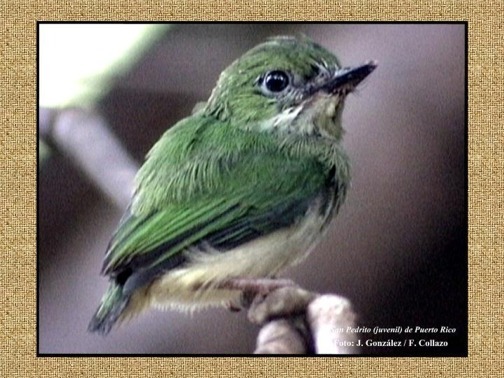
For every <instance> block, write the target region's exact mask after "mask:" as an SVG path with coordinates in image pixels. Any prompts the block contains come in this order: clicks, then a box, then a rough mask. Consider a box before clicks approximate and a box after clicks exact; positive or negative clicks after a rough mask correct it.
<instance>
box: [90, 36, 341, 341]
mask: <svg viewBox="0 0 504 378" xmlns="http://www.w3.org/2000/svg"><path fill="white" fill-rule="evenodd" d="M303 52H309V53H308V54H306V56H304V55H303V54H302V53H303ZM273 53H274V54H273ZM272 54H273V55H272ZM315 64H319V65H320V66H321V67H325V68H326V69H327V72H332V71H336V70H338V69H339V64H338V61H337V60H336V58H335V57H334V56H333V55H332V54H330V53H328V52H327V51H326V50H324V49H322V48H321V47H320V46H318V45H316V44H314V43H313V42H311V41H309V40H307V39H305V40H302V41H298V40H296V39H292V38H280V39H274V40H271V41H269V42H267V43H265V44H263V45H260V46H259V47H257V48H256V49H253V50H252V51H251V52H249V53H247V54H246V55H245V56H244V57H242V58H241V59H239V60H238V61H236V62H235V63H233V65H231V66H230V68H228V69H227V70H226V71H224V73H223V74H222V75H221V78H220V80H219V83H218V85H217V87H216V89H215V90H214V92H213V94H212V96H211V98H210V100H209V101H208V103H207V104H206V106H203V107H202V108H201V109H200V110H199V111H197V112H196V113H195V114H193V115H192V116H190V117H188V118H186V119H184V120H182V121H180V122H179V123H177V124H176V125H175V126H174V127H173V128H171V129H169V130H168V131H167V132H166V133H165V134H164V135H163V136H162V137H161V139H160V140H159V141H158V142H157V143H156V144H155V145H154V147H153V148H152V150H151V151H150V152H149V154H148V156H147V160H146V162H145V164H144V165H143V166H142V168H141V169H140V171H139V172H138V175H137V178H136V191H135V194H134V197H133V199H132V202H131V205H130V207H129V209H128V211H127V213H126V214H125V216H124V217H123V219H122V221H121V223H120V225H119V228H118V230H117V232H116V233H115V235H114V236H113V238H112V240H111V242H110V244H109V247H108V250H107V253H106V256H105V261H104V265H103V273H104V274H106V275H107V276H109V277H110V279H111V281H112V282H111V286H110V288H109V290H108V292H107V293H106V295H105V297H104V299H103V300H102V304H101V305H100V307H99V309H98V310H97V313H96V314H95V316H94V318H93V320H92V321H91V323H90V326H89V329H90V330H91V331H98V332H101V333H108V331H109V330H110V329H111V327H112V325H113V324H114V323H115V322H116V321H117V320H118V319H120V318H121V317H127V316H125V315H127V313H128V311H129V310H128V309H129V308H131V309H132V310H131V311H130V312H132V313H136V312H138V311H137V310H136V308H143V307H146V306H148V305H149V304H150V303H151V302H152V301H157V300H158V299H156V298H158V297H159V294H158V293H157V291H155V290H154V289H151V288H153V287H154V286H153V283H156V282H161V279H162V277H168V278H170V279H171V277H172V276H173V277H175V278H173V280H175V281H173V282H175V283H174V284H171V286H170V287H171V288H173V290H174V291H177V290H179V291H183V290H187V291H188V292H189V291H190V290H191V289H190V287H189V286H188V285H187V284H186V281H189V279H190V281H191V284H193V283H194V284H195V285H196V284H201V283H204V282H199V281H198V280H197V279H196V278H193V276H191V274H194V277H196V276H197V277H200V275H201V274H200V273H199V272H201V265H197V264H196V263H195V262H194V261H192V257H191V256H192V254H194V256H196V255H198V254H201V253H203V254H205V253H209V254H215V253H217V254H219V255H220V256H219V257H218V258H216V260H215V261H217V262H218V263H215V266H216V267H221V268H214V269H221V270H222V271H221V270H219V271H216V272H215V274H213V275H212V277H214V276H215V279H216V280H225V279H226V278H230V277H234V276H235V273H236V272H241V273H245V274H246V273H247V272H248V271H247V270H246V267H245V266H246V265H247V264H252V263H253V258H254V257H253V256H248V255H247V253H248V252H243V251H242V249H243V248H242V247H243V246H247V248H248V246H251V245H253V243H254V242H255V241H256V240H261V239H263V238H264V237H267V236H269V235H276V234H275V233H278V232H280V233H281V232H283V230H288V229H289V228H292V227H298V225H300V224H301V223H302V220H303V219H305V218H306V217H307V216H308V214H311V215H310V216H311V217H313V219H316V220H317V221H316V222H315V223H314V224H315V225H314V226H311V225H310V227H309V229H310V230H312V229H313V231H310V238H311V234H314V235H313V240H314V241H316V240H317V238H318V235H319V234H321V233H322V232H323V230H324V229H325V227H326V226H327V224H328V223H329V221H330V220H331V218H332V216H333V214H334V213H335V212H336V210H337V209H338V208H339V206H340V204H341V203H342V201H343V199H344V197H345V193H346V189H347V186H348V182H349V166H348V159H347V157H346V155H345V153H344V152H343V151H342V149H341V146H340V143H339V141H340V138H341V134H342V132H341V125H340V115H341V110H342V99H343V97H344V95H338V94H337V93H329V94H327V95H326V94H324V96H323V97H321V99H320V100H317V101H313V100H314V98H315V96H316V94H315V95H314V93H316V92H317V91H315V92H313V93H312V91H313V89H312V88H313V86H314V85H322V84H324V83H326V82H327V80H329V78H325V79H324V78H320V77H319V76H320V75H321V74H320V69H319V68H314V67H317V66H315ZM279 69H282V70H285V71H286V72H289V75H292V76H291V84H290V85H291V86H292V87H293V89H292V91H291V92H292V93H290V94H287V93H285V94H284V95H283V96H281V97H280V96H279V95H277V94H276V93H274V95H273V96H272V95H271V93H270V92H269V89H268V88H264V85H263V84H258V80H259V81H260V77H261V75H264V74H265V73H267V72H271V70H279ZM313 70H314V72H312V71H313ZM331 70H332V71H331ZM317 72H318V74H317ZM258 78H259V79H258ZM323 79H324V80H325V81H324V80H323ZM265 80H268V79H267V77H266V79H265ZM270 80H272V79H270ZM296 80H297V81H298V83H297V84H296ZM275 84H278V83H275ZM280 84H281V83H280ZM260 85H262V87H260ZM274 88H275V89H276V87H274ZM342 88H343V87H342ZM345 88H346V87H345ZM308 90H309V92H307V91H308ZM265 94H266V95H265ZM243 109H246V110H243ZM327 109H329V111H328V110H327ZM331 109H332V110H333V111H332V112H331V111H330V110H331ZM323 112H327V115H324V114H322V115H321V113H323ZM275 117H276V118H275ZM313 214H315V215H313ZM310 224H311V223H310ZM315 234H316V235H315ZM279 235H283V234H279ZM311 244H312V243H311V242H310V244H309V245H311ZM273 250H277V249H274V248H273V247H272V251H273ZM236 251H239V252H236ZM287 252H288V251H287ZM237 253H245V254H244V255H243V256H245V257H243V256H242V255H240V256H241V257H239V259H238V260H236V261H238V263H239V264H242V263H243V266H242V267H237V269H236V272H235V269H234V268H233V267H232V266H231V267H230V266H228V265H227V264H226V261H225V260H226V258H225V256H228V255H229V256H238V254H237ZM296 253H301V251H299V252H296ZM249 254H250V253H249ZM283 255H284V254H282V256H283ZM233 258H235V257H233ZM282 258H283V259H285V256H284V257H282ZM230 261H231V260H230ZM282 261H283V260H282ZM288 261H289V264H290V261H291V259H290V257H289V258H288ZM278 265H279V267H280V265H283V263H279V264H278ZM193 267H194V269H193V270H191V269H192V268H193ZM223 267H224V268H223ZM196 268H197V269H196ZM183 269H186V270H183ZM209 269H211V267H210V265H209ZM271 269H272V270H275V269H276V268H273V267H272V268H271ZM203 270H204V269H203ZM186 271H187V273H186ZM251 271H253V270H251ZM172 272H173V275H172ZM181 272H183V273H184V274H185V276H184V280H182V279H180V280H179V281H180V288H178V285H179V281H176V279H178V276H177V274H179V273H180V275H181ZM192 272H198V274H199V275H196V274H195V273H192ZM273 273H275V272H273V271H272V272H271V274H273ZM255 275H263V276H269V275H270V272H260V273H257V272H256V273H255ZM193 281H194V282H193ZM170 282H171V281H170ZM186 286H187V287H186ZM165 291H166V290H165ZM168 291H170V290H168ZM139 293H141V295H140V294H139ZM135 295H136V296H135ZM191 295H192V294H191ZM170 296H174V297H176V293H174V294H167V295H166V297H167V298H168V302H170ZM194 297H195V300H196V299H197V297H198V296H197V295H196V294H195V296H194ZM153 298H154V299H153ZM163 299H165V298H164V297H163ZM139 303H141V304H139ZM133 308H135V309H133ZM128 316H129V314H128Z"/></svg>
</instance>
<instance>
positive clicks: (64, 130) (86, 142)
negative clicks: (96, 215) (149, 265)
mask: <svg viewBox="0 0 504 378" xmlns="http://www.w3.org/2000/svg"><path fill="white" fill-rule="evenodd" d="M39 135H40V137H41V138H43V140H45V141H48V142H49V143H50V144H52V145H54V146H56V147H57V148H58V150H59V151H60V152H61V153H63V154H64V155H65V156H66V157H67V158H69V159H70V160H71V161H72V162H73V163H74V164H75V165H76V167H77V169H79V170H80V171H82V172H83V173H84V174H85V175H86V176H87V177H88V178H89V179H90V180H91V182H92V183H93V184H94V185H95V186H96V187H97V188H98V189H99V190H100V191H102V192H103V193H104V194H105V196H106V197H107V198H108V199H109V200H110V201H111V202H112V203H114V204H115V205H116V206H118V207H119V208H120V209H125V208H126V207H127V206H128V204H129V201H130V199H131V196H132V194H133V181H134V177H135V175H136V172H137V170H138V168H139V167H138V165H137V164H136V163H135V162H134V161H133V159H132V158H131V157H130V156H129V155H128V153H127V152H126V150H125V149H124V147H123V146H122V145H121V143H120V142H119V141H118V140H117V138H116V137H115V136H114V135H113V133H112V132H111V131H110V130H109V128H108V126H107V123H106V121H105V120H104V119H103V117H101V116H100V115H98V114H97V113H96V112H93V111H86V110H84V109H79V108H66V109H62V110H55V109H47V108H40V109H39Z"/></svg>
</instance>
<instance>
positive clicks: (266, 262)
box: [122, 204, 327, 320]
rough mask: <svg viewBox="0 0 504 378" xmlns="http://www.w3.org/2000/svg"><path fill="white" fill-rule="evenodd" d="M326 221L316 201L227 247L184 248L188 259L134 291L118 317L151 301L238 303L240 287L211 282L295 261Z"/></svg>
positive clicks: (186, 305)
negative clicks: (282, 223) (297, 216)
mask: <svg viewBox="0 0 504 378" xmlns="http://www.w3.org/2000/svg"><path fill="white" fill-rule="evenodd" d="M326 224H327V222H326V219H325V216H323V215H321V214H320V213H319V205H318V204H314V206H312V207H311V208H310V209H309V210H308V212H307V213H306V215H305V216H304V217H303V218H302V219H301V220H300V221H299V222H297V223H296V224H294V225H293V226H291V227H289V228H285V229H281V230H278V231H276V232H273V233H271V234H269V235H267V236H264V237H262V238H260V239H255V240H252V241H250V242H248V243H245V244H243V245H241V246H239V247H237V248H235V249H232V250H229V251H226V252H219V251H211V250H205V251H195V250H188V251H186V253H187V256H188V258H189V263H188V264H185V265H184V267H181V268H176V269H173V270H170V271H169V272H167V273H166V274H164V275H163V276H161V277H160V278H158V279H156V280H155V281H154V282H153V283H151V284H150V285H149V286H147V287H145V288H143V289H141V290H137V292H135V294H133V296H132V297H131V300H130V303H129V305H128V307H127V309H126V311H125V313H124V316H123V317H122V320H124V319H125V318H129V317H131V316H134V315H136V314H138V313H139V312H141V311H142V310H144V309H145V308H147V307H150V306H154V307H156V308H161V309H178V310H182V311H193V310H196V309H200V308H204V307H209V306H222V305H223V306H226V305H229V304H230V303H237V302H236V301H237V300H239V297H240V294H241V292H240V291H237V290H224V289H218V288H216V287H215V286H216V285H218V284H219V283H221V282H223V281H225V280H227V279H229V278H232V277H239V278H260V277H272V276H274V275H276V274H277V273H278V272H279V271H281V270H282V269H284V268H286V267H288V266H291V265H294V264H296V263H298V262H299V261H301V260H302V259H303V258H305V257H306V256H307V255H308V253H309V252H310V251H311V250H312V249H313V247H314V246H315V244H316V242H317V241H318V240H319V239H320V237H321V236H322V233H323V230H324V229H325V228H326V227H325V225H326Z"/></svg>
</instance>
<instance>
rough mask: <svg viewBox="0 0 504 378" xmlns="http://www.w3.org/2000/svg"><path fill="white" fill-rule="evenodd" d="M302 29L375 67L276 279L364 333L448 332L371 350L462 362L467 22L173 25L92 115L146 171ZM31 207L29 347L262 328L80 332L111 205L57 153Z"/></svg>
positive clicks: (241, 348) (231, 345)
mask: <svg viewBox="0 0 504 378" xmlns="http://www.w3.org/2000/svg"><path fill="white" fill-rule="evenodd" d="M89 27H90V28H92V27H93V25H89ZM299 33H304V34H306V35H308V36H309V37H311V38H312V39H314V40H315V41H317V42H319V43H320V44H322V45H323V46H325V47H326V48H328V49H329V50H330V51H333V52H334V53H336V54H337V55H338V56H339V58H340V59H341V61H342V63H343V65H346V66H348V65H353V64H359V63H362V62H364V61H366V60H369V59H376V60H378V62H379V67H378V68H377V69H376V70H375V72H373V74H372V75H371V76H370V77H369V78H368V79H367V80H366V82H365V83H364V84H363V85H362V86H360V87H359V90H358V92H357V93H355V94H353V95H350V96H349V98H348V99H347V101H346V108H345V112H344V116H343V118H344V126H345V128H346V130H347V133H346V137H345V141H344V145H345V147H346V150H347V152H348V154H349V156H350V158H351V162H352V166H353V171H352V172H353V175H352V176H353V181H352V188H351V190H350V192H349V195H348V197H347V201H346V203H345V204H344V206H343V207H342V209H341V211H340V214H339V216H338V217H337V219H336V220H335V221H334V222H333V223H332V225H331V228H330V231H329V233H328V235H327V237H326V238H325V239H324V240H323V241H322V242H321V243H320V245H319V246H318V247H317V248H316V249H315V251H314V252H313V253H312V254H311V255H310V257H309V258H308V259H307V260H306V261H305V262H304V263H303V264H302V265H300V266H298V267H295V268H292V269H290V270H289V271H287V272H285V274H284V275H285V276H288V277H289V278H291V279H293V280H295V281H296V282H298V283H299V284H300V285H301V286H303V287H305V288H307V289H308V290H312V291H316V292H321V293H335V294H340V295H343V296H346V297H347V298H349V299H350V300H351V301H352V303H353V305H354V306H355V309H356V311H357V313H358V314H359V317H360V319H359V323H360V324H361V325H363V326H368V327H371V328H372V327H374V326H380V327H394V326H402V327H405V326H412V327H415V326H422V327H438V328H439V327H441V326H448V327H451V328H456V332H455V333H454V334H437V335H424V336H425V337H423V338H425V339H431V338H434V339H437V340H447V341H448V342H449V345H448V347H443V348H411V349H401V350H400V351H398V350H396V349H393V348H366V349H364V350H363V352H364V353H366V354H400V355H408V354H412V355H413V354H414V355H423V354H428V355H434V354H439V355H464V354H465V353H466V352H467V206H466V196H467V192H466V185H467V182H466V181H467V176H466V156H465V138H466V130H465V83H464V77H465V76H464V75H465V66H466V54H465V25H463V24H276V23H270V24H177V25H175V26H174V27H173V28H171V29H169V30H167V31H166V33H165V34H164V35H163V37H162V38H161V39H160V40H158V41H157V42H156V44H155V45H154V46H153V48H151V49H150V50H149V51H148V52H147V53H146V54H145V55H144V56H143V57H142V58H141V59H140V60H139V62H138V63H137V64H136V65H135V66H134V68H133V69H131V70H130V71H129V72H128V73H127V74H126V75H124V76H122V77H120V78H119V80H117V81H116V82H115V84H113V88H112V89H111V91H110V93H109V94H108V95H107V96H106V97H105V98H104V99H103V100H102V101H101V102H100V103H99V104H98V106H97V107H98V111H99V112H101V114H103V115H104V116H105V118H106V119H107V121H108V122H109V125H110V128H111V129H112V130H113V132H114V133H115V135H116V136H117V138H118V139H120V141H121V142H122V143H123V144H124V145H125V147H126V148H127V150H128V151H129V153H130V154H131V155H132V156H133V158H134V159H135V160H136V161H137V162H139V163H141V162H142V161H143V158H144V155H145V153H146V152H147V151H148V150H149V148H150V147H151V146H152V144H153V143H154V142H155V141H156V140H157V139H158V138H159V136H160V135H161V134H162V133H163V132H164V131H165V130H166V129H167V128H169V127H170V126H172V125H173V124H174V123H175V122H176V121H177V120H179V119H180V118H182V117H185V116H187V115H189V114H190V112H191V109H192V108H193V106H194V104H195V103H196V102H198V101H203V100H206V99H207V98H208V96H209V94H210V91H211V89H212V88H213V86H214V84H215V82H216V80H217V77H218V75H219V73H220V72H221V71H222V70H223V69H224V68H225V67H226V66H227V65H229V64H230V63H231V62H232V61H233V60H234V59H236V58H237V57H239V56H240V55H241V54H243V53H244V52H245V51H246V50H248V49H250V48H251V47H253V46H254V45H256V44H257V43H260V42H262V41H263V40H264V39H265V38H267V37H270V36H273V35H279V34H299ZM38 208H39V213H38V214H39V217H38V282H39V287H38V293H39V299H38V333H39V345H38V347H39V352H40V353H63V354H71V353H95V354H106V353H134V354H149V353H155V354H177V353H185V354H186V353H198V354H203V353H211V354H213V353H235V354H237V353H240V354H241V353H251V352H252V351H253V350H254V346H255V338H256V336H257V332H258V328H257V327H255V326H253V325H252V324H250V323H249V322H248V321H247V319H246V314H245V313H231V312H229V311H227V310H225V309H210V310H205V311H202V312H197V313H195V314H194V315H192V316H189V315H186V314H181V313H178V312H172V311H168V312H160V311H156V310H150V311H148V312H147V313H145V314H143V315H142V316H141V317H139V318H137V319H135V320H133V321H131V322H130V323H127V324H126V325H125V326H122V327H120V328H119V329H116V330H114V331H112V332H111V333H110V334H109V335H108V336H107V337H106V338H103V337H100V336H97V335H95V334H89V333H88V332H87V330H86V328H87V324H88V322H89V320H90V318H91V316H92V314H93V313H94V311H95V309H96V307H97V305H98V303H99V301H100V298H101V296H102V294H103V293H104V291H105V289H106V287H107V280H106V279H105V278H103V277H101V276H100V275H99V271H100V268H101V264H102V258H103V254H104V251H105V248H106V246H107V243H108V241H109V239H110V236H111V234H112V233H113V231H114V229H115V227H116V225H117V223H118V221H119V218H120V217H121V215H122V209H118V208H116V207H115V206H114V205H112V204H111V203H109V202H108V201H107V199H106V198H105V197H104V196H103V195H102V193H101V192H100V191H99V190H98V189H96V188H95V187H94V185H93V184H92V183H91V182H90V181H89V180H87V179H86V177H84V175H83V174H82V173H81V172H80V171H79V169H78V168H77V167H76V166H74V165H73V164H72V163H71V162H70V161H69V160H68V159H67V158H66V157H65V156H64V155H63V154H61V153H59V152H58V150H53V151H52V153H51V154H50V157H49V158H48V159H46V160H45V161H44V164H43V166H41V167H39V191H38ZM364 336H365V338H368V336H369V338H372V339H373V340H380V339H383V340H387V339H388V338H390V337H391V336H394V335H390V334H385V335H381V336H379V335H376V336H375V335H364ZM403 336H404V335H403ZM415 338H416V339H417V340H418V339H419V338H422V337H419V335H415ZM401 339H402V337H401Z"/></svg>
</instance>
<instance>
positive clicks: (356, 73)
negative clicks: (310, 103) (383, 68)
mask: <svg viewBox="0 0 504 378" xmlns="http://www.w3.org/2000/svg"><path fill="white" fill-rule="evenodd" d="M377 66H378V62H376V61H375V60H371V61H369V62H366V63H364V64H363V65H361V66H358V67H348V68H342V69H340V70H338V71H336V72H335V73H334V75H333V77H332V78H331V79H330V80H329V81H328V82H327V83H325V84H323V85H322V86H321V87H319V88H318V89H319V90H324V91H326V92H328V93H338V92H345V93H348V92H350V91H351V90H352V89H354V88H355V87H356V86H357V85H358V84H359V83H360V82H361V81H362V80H364V78H366V77H367V76H368V75H369V74H370V73H371V72H373V71H374V69H375V68H376V67H377Z"/></svg>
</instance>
